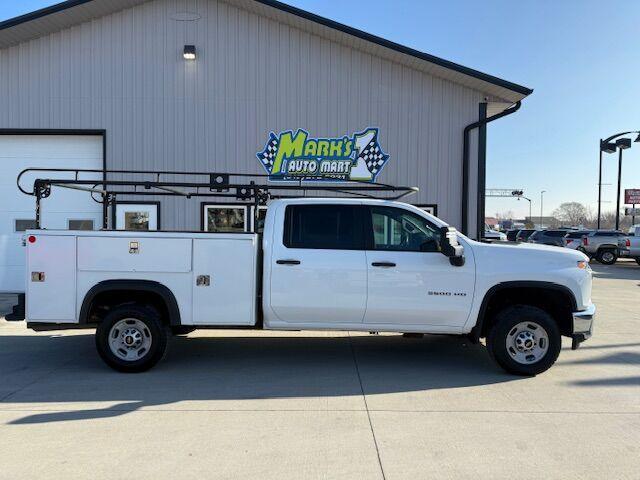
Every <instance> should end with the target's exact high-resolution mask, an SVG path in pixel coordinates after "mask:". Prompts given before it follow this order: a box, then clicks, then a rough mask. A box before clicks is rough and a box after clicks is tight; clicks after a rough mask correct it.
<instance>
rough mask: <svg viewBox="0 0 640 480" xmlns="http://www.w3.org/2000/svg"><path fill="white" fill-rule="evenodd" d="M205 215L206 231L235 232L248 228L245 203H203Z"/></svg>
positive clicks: (244, 230) (204, 224)
mask: <svg viewBox="0 0 640 480" xmlns="http://www.w3.org/2000/svg"><path fill="white" fill-rule="evenodd" d="M203 216H204V218H203V227H204V231H206V232H218V233H225V232H226V233H230V232H233V233H235V232H246V231H247V230H248V226H249V224H248V221H247V220H248V219H247V207H246V206H245V205H203Z"/></svg>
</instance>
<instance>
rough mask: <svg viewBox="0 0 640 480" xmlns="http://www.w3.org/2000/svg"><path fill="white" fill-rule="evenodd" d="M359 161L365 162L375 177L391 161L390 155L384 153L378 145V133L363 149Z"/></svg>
mask: <svg viewBox="0 0 640 480" xmlns="http://www.w3.org/2000/svg"><path fill="white" fill-rule="evenodd" d="M358 158H359V159H362V160H364V163H365V164H366V165H367V169H368V170H369V171H370V172H371V175H373V176H374V177H375V176H376V175H377V174H378V173H379V172H380V170H381V169H382V167H383V166H384V164H385V163H386V162H387V160H388V159H389V155H387V154H386V153H384V152H383V151H382V149H381V148H380V145H378V134H377V133H376V134H375V135H374V137H373V138H372V139H371V141H370V142H369V143H368V144H367V146H366V147H364V148H363V149H362V151H361V152H360V154H359V155H358Z"/></svg>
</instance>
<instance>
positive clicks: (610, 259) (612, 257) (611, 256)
mask: <svg viewBox="0 0 640 480" xmlns="http://www.w3.org/2000/svg"><path fill="white" fill-rule="evenodd" d="M596 260H598V262H600V263H602V264H603V265H613V264H614V263H616V260H618V255H617V254H616V252H615V251H614V250H598V253H597V254H596Z"/></svg>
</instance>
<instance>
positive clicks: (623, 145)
mask: <svg viewBox="0 0 640 480" xmlns="http://www.w3.org/2000/svg"><path fill="white" fill-rule="evenodd" d="M638 140H640V135H638V138H636V141H638ZM616 147H618V190H617V195H616V230H619V229H620V186H621V183H622V182H621V181H622V151H623V150H626V149H627V148H631V139H630V138H619V139H618V140H616Z"/></svg>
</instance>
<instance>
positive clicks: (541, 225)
mask: <svg viewBox="0 0 640 480" xmlns="http://www.w3.org/2000/svg"><path fill="white" fill-rule="evenodd" d="M545 192H546V190H542V191H541V192H540V228H542V227H544V225H543V223H542V205H543V201H544V194H545Z"/></svg>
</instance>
